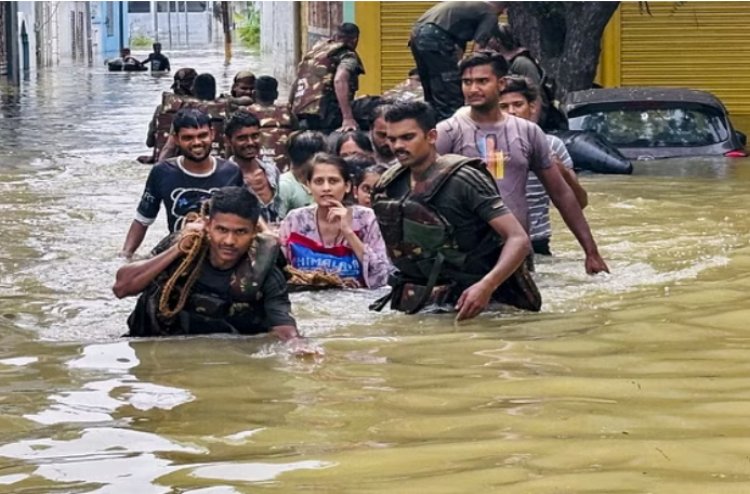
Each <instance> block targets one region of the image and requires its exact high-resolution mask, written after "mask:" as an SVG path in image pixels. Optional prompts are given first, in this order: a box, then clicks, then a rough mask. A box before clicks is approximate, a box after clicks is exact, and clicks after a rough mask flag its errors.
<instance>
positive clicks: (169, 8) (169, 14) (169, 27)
mask: <svg viewBox="0 0 750 494" xmlns="http://www.w3.org/2000/svg"><path fill="white" fill-rule="evenodd" d="M167 32H168V33H169V49H170V50H171V49H172V1H171V0H170V1H169V2H167Z"/></svg>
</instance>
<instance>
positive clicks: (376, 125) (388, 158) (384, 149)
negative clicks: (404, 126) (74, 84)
mask: <svg viewBox="0 0 750 494" xmlns="http://www.w3.org/2000/svg"><path fill="white" fill-rule="evenodd" d="M388 108H389V103H381V104H380V105H378V106H376V107H375V109H374V110H373V113H372V115H373V121H372V126H371V127H372V128H371V129H370V140H371V141H372V147H374V148H375V161H376V162H377V163H378V164H379V165H384V166H387V167H391V166H393V165H396V164H398V160H397V159H396V157H395V156H394V155H393V151H391V146H390V144H388V136H387V133H386V130H387V128H386V123H385V112H386V111H387V110H388Z"/></svg>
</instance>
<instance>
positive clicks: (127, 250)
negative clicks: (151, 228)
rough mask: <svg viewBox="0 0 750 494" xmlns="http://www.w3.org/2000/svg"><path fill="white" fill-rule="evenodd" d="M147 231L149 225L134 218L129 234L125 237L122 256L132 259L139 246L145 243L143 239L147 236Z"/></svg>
mask: <svg viewBox="0 0 750 494" xmlns="http://www.w3.org/2000/svg"><path fill="white" fill-rule="evenodd" d="M146 231H148V225H144V224H143V223H141V222H140V221H138V220H133V222H132V223H131V224H130V229H128V234H127V236H126V237H125V244H123V246H122V251H120V256H121V257H124V258H125V259H131V258H132V257H133V254H135V251H137V250H138V247H140V246H141V244H142V243H143V239H144V238H145V237H146Z"/></svg>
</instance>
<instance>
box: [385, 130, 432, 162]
mask: <svg viewBox="0 0 750 494" xmlns="http://www.w3.org/2000/svg"><path fill="white" fill-rule="evenodd" d="M386 125H387V134H388V144H389V145H390V147H391V150H393V154H394V155H395V156H396V159H397V160H398V162H399V163H401V164H402V165H403V166H405V167H407V168H411V167H413V166H418V165H421V164H422V163H424V161H425V160H426V159H427V158H428V157H429V156H430V153H432V151H433V149H435V141H437V130H435V129H430V130H429V131H428V132H426V133H425V132H424V131H423V130H422V129H421V128H420V127H419V124H418V123H417V121H416V120H414V119H411V118H407V119H406V120H401V121H400V122H388V123H387V124H386Z"/></svg>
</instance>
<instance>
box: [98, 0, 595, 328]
mask: <svg viewBox="0 0 750 494" xmlns="http://www.w3.org/2000/svg"><path fill="white" fill-rule="evenodd" d="M503 9H504V7H503V5H502V3H501V2H481V1H480V2H441V3H439V4H437V5H436V6H435V7H433V8H431V9H430V10H428V11H427V12H426V13H425V14H424V15H423V16H422V17H421V18H420V19H419V20H418V21H417V23H416V24H415V26H414V29H413V31H412V35H411V39H410V46H411V50H412V53H413V55H414V59H415V65H416V68H415V69H414V70H412V71H410V72H409V77H408V79H407V80H406V81H404V83H402V84H401V85H399V86H398V87H397V88H395V89H394V90H392V91H389V92H387V93H385V94H384V95H382V96H377V97H372V96H367V97H360V98H355V95H356V92H357V88H358V78H359V76H360V75H362V74H363V73H364V66H363V64H362V61H361V60H360V58H359V56H358V55H357V53H356V49H357V44H358V40H359V28H358V27H357V26H356V25H354V24H351V23H344V24H342V25H341V26H339V27H338V28H337V30H336V33H335V35H334V36H333V37H332V38H331V39H329V40H323V41H321V42H319V43H317V44H315V45H314V46H313V47H312V48H311V49H310V50H309V51H308V53H306V54H305V56H304V57H303V59H302V61H301V62H300V64H299V67H298V74H297V75H298V77H297V80H296V82H295V84H294V85H293V86H292V88H291V92H290V98H289V101H288V102H285V103H280V102H278V101H277V99H278V82H277V81H276V80H275V79H274V78H272V77H270V76H261V77H257V78H256V77H255V75H254V74H253V73H252V72H250V71H241V72H239V73H238V74H237V75H236V77H235V78H234V80H233V84H232V87H231V89H230V91H229V94H221V95H218V96H217V94H216V83H215V80H214V78H213V77H212V76H211V75H210V74H199V73H198V72H197V71H196V70H194V69H192V68H182V69H180V70H178V71H177V72H176V73H175V75H174V85H173V86H172V92H169V93H165V94H164V96H163V98H162V103H161V104H160V105H159V106H158V107H157V109H156V112H155V113H154V117H153V119H152V122H151V124H150V125H149V131H148V136H147V144H148V145H149V146H150V147H153V148H154V153H153V154H152V155H151V156H146V157H141V158H140V159H139V160H140V161H143V162H153V163H155V164H154V166H153V168H152V169H151V171H150V173H149V176H148V179H147V181H146V186H145V190H144V192H143V195H142V197H141V199H140V203H139V204H138V207H137V210H136V215H135V219H134V220H133V222H132V224H131V226H130V229H129V231H128V233H127V236H126V239H125V242H124V245H123V249H122V255H123V257H125V258H127V259H128V260H129V262H128V263H127V264H125V265H124V266H123V267H122V268H121V269H120V270H119V271H118V273H117V277H116V282H115V285H114V288H113V290H114V292H115V294H116V296H118V297H124V296H129V295H139V296H140V297H139V299H138V303H137V304H136V309H135V310H134V312H133V314H132V315H131V317H130V318H129V320H128V324H129V328H130V334H131V335H133V336H153V335H172V334H195V333H212V332H234V333H240V334H255V333H263V332H270V333H272V334H275V335H277V336H278V337H279V338H281V339H284V340H287V339H294V338H296V337H298V336H299V333H298V331H297V329H296V323H295V321H294V318H293V317H292V316H291V304H290V302H289V295H288V294H289V292H290V291H294V290H304V289H323V288H328V289H345V288H360V289H375V288H381V287H384V286H386V285H389V286H390V290H389V291H388V293H387V294H386V295H385V296H382V297H380V298H379V299H377V300H374V301H373V304H372V305H371V309H373V310H380V309H382V308H383V307H385V306H386V305H387V304H389V303H390V307H391V308H392V309H394V310H398V311H403V312H406V313H416V312H419V311H422V310H427V309H430V310H436V311H456V313H457V319H459V320H462V319H469V318H472V317H475V316H476V315H478V314H479V313H480V312H481V311H482V310H485V309H487V308H488V307H492V306H494V305H495V304H496V303H501V304H509V305H513V306H516V307H519V308H522V309H525V310H531V311H538V310H539V309H540V307H541V304H542V300H541V296H540V294H539V291H538V289H537V287H536V285H535V283H534V280H533V275H532V274H531V273H532V271H533V267H534V263H533V255H534V253H537V255H551V249H550V236H551V227H550V221H549V202H550V200H551V201H552V202H553V203H554V205H555V206H556V207H557V208H558V210H559V211H560V214H561V216H562V218H563V220H564V222H565V224H566V225H567V226H568V228H569V229H570V230H571V232H572V233H573V234H574V235H575V237H576V239H577V240H578V242H579V244H580V246H581V248H582V250H583V253H584V257H585V262H584V267H585V270H586V272H587V273H589V274H596V273H599V272H608V267H607V264H606V262H605V261H604V259H603V258H602V257H601V255H600V254H599V251H598V248H597V244H596V242H595V239H594V236H593V234H592V232H591V229H590V228H589V225H588V222H587V221H586V218H585V216H584V213H583V209H584V208H585V207H586V205H587V203H588V198H587V195H586V191H585V190H584V189H583V187H582V186H581V185H580V184H579V183H578V180H577V178H576V175H575V172H574V171H573V169H572V162H571V160H570V156H569V155H568V153H567V151H566V150H565V146H564V144H563V143H562V141H560V140H559V139H557V138H555V137H554V136H551V135H549V134H545V131H544V130H543V129H549V128H552V127H554V126H559V125H564V122H561V120H560V119H559V118H557V117H556V116H555V115H556V113H555V110H554V105H553V102H552V100H551V99H550V94H549V86H550V83H549V81H548V80H547V78H546V76H545V75H544V71H543V70H542V69H541V67H540V66H539V64H538V63H537V62H536V60H535V59H533V57H532V56H531V54H530V53H529V52H528V50H526V49H524V48H523V47H521V46H520V44H518V43H517V41H515V39H514V38H513V36H512V33H511V32H510V30H509V28H508V27H507V26H505V25H502V24H498V16H499V15H500V14H501V13H502V11H503ZM471 41H473V42H474V45H475V50H474V51H472V52H468V53H467V52H466V48H467V43H468V42H471ZM550 126H552V127H550ZM162 204H163V205H164V209H165V210H166V215H167V227H168V230H169V236H168V237H167V238H165V239H164V240H163V241H162V242H160V243H159V245H158V246H157V247H156V248H155V249H154V250H153V251H152V253H151V255H150V256H149V257H148V258H146V259H142V260H136V261H133V260H132V258H133V256H134V254H135V253H136V251H137V250H138V248H139V247H140V245H141V243H142V242H143V239H144V237H145V234H146V231H147V229H148V228H149V226H150V225H151V224H152V223H153V222H154V221H155V219H156V217H157V214H158V212H159V210H160V208H161V205H162Z"/></svg>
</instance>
